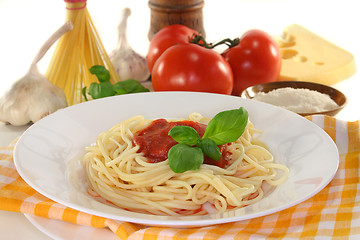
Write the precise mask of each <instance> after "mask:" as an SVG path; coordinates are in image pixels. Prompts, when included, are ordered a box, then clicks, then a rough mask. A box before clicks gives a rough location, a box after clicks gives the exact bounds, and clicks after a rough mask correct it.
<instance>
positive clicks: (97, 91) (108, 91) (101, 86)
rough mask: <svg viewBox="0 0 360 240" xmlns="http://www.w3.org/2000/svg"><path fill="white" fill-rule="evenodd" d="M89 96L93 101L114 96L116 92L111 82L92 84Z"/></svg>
mask: <svg viewBox="0 0 360 240" xmlns="http://www.w3.org/2000/svg"><path fill="white" fill-rule="evenodd" d="M89 94H90V95H91V97H92V98H93V99H98V98H103V97H110V96H114V95H115V91H114V90H113V86H112V84H111V83H110V82H101V83H91V84H90V86H89Z"/></svg>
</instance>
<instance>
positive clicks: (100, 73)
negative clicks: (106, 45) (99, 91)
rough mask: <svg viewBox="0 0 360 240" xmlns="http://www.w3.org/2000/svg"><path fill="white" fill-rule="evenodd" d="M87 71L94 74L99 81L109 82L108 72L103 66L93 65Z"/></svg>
mask: <svg viewBox="0 0 360 240" xmlns="http://www.w3.org/2000/svg"><path fill="white" fill-rule="evenodd" d="M89 71H90V73H91V74H94V75H96V77H97V79H98V80H99V82H110V72H109V70H107V69H106V68H105V67H104V66H101V65H94V66H92V67H91V68H90V69H89Z"/></svg>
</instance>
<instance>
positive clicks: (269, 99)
mask: <svg viewBox="0 0 360 240" xmlns="http://www.w3.org/2000/svg"><path fill="white" fill-rule="evenodd" d="M240 96H241V97H243V98H248V99H253V100H256V101H260V102H265V103H269V104H272V105H276V106H279V107H282V108H285V109H287V110H290V111H293V112H295V113H298V114H299V115H301V116H308V115H314V114H323V115H328V116H335V115H336V114H337V113H338V112H339V111H341V110H342V109H343V108H344V107H345V104H346V101H347V100H346V96H345V95H344V94H343V93H342V92H340V91H339V90H337V89H335V88H333V87H330V86H327V85H323V84H318V83H313V82H301V81H278V82H269V83H263V84H258V85H254V86H251V87H248V88H247V89H245V90H244V91H243V92H242V93H241V95H240Z"/></svg>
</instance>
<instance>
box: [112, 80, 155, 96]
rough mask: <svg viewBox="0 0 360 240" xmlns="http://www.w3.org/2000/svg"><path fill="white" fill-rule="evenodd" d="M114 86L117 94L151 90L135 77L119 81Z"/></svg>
mask: <svg viewBox="0 0 360 240" xmlns="http://www.w3.org/2000/svg"><path fill="white" fill-rule="evenodd" d="M113 88H114V91H115V92H116V94H117V95H121V94H127V93H139V92H149V91H150V90H149V89H147V88H146V87H144V86H143V85H141V83H139V82H138V81H136V80H135V79H128V80H125V81H120V82H117V83H115V84H114V86H113Z"/></svg>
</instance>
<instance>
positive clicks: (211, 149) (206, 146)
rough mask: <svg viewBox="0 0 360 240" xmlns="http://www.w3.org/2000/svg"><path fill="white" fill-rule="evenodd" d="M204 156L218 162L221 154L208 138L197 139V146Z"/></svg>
mask: <svg viewBox="0 0 360 240" xmlns="http://www.w3.org/2000/svg"><path fill="white" fill-rule="evenodd" d="M196 146H198V147H199V148H200V149H201V150H202V151H203V153H204V154H206V156H208V157H210V158H212V159H214V160H215V161H218V160H220V158H221V152H220V149H219V147H218V146H217V145H216V143H215V142H214V141H213V140H211V139H210V138H202V139H199V141H198V143H197V145H196Z"/></svg>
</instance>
